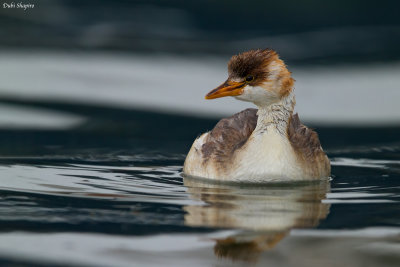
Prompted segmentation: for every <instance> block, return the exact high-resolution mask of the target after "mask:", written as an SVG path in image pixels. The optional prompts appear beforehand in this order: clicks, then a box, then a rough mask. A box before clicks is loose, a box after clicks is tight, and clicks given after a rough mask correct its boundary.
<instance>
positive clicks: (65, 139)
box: [0, 100, 400, 266]
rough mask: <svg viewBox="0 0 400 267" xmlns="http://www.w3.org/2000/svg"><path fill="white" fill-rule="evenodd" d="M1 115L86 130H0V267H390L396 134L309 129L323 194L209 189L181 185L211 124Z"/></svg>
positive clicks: (117, 116) (395, 224) (91, 108)
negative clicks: (326, 164) (322, 162)
mask: <svg viewBox="0 0 400 267" xmlns="http://www.w3.org/2000/svg"><path fill="white" fill-rule="evenodd" d="M3 102H7V101H5V100H3ZM8 102H10V101H8ZM8 105H15V107H18V105H19V107H22V106H25V108H34V109H35V108H36V109H37V108H39V109H42V111H43V109H46V110H47V111H48V112H50V113H51V112H52V110H58V112H60V111H62V112H64V113H66V114H69V113H75V116H77V117H74V118H73V119H74V120H75V119H77V118H81V120H83V121H84V122H83V123H82V122H81V124H79V125H80V126H76V125H75V126H74V128H72V129H71V128H69V127H66V129H65V128H63V127H55V128H52V127H47V128H46V127H45V126H43V125H42V126H41V127H39V128H30V124H28V126H27V128H24V129H20V128H18V127H17V128H12V127H11V128H10V127H8V128H7V127H6V128H5V127H3V128H2V130H1V131H0V136H1V138H0V152H1V153H0V154H1V157H0V179H1V186H0V199H1V201H0V230H1V231H0V264H3V265H18V266H28V265H38V266H42V265H55V264H57V265H61V266H64V265H67V266H71V265H72V266H75V265H78V266H143V265H144V264H146V265H150V266H160V265H163V266H187V265H191V266H226V265H232V264H233V265H238V266H241V265H247V264H252V265H259V266H266V265H268V266H321V265H325V266H398V265H399V262H400V256H399V255H400V253H399V252H400V242H399V241H400V206H399V201H400V180H399V179H400V141H399V139H398V137H399V136H400V128H399V127H386V128H384V127H381V128H365V127H364V128H356V127H352V128H343V127H318V126H317V130H318V132H319V134H320V138H321V141H322V143H323V145H324V147H325V148H326V150H327V153H328V155H329V157H330V158H331V160H332V174H333V179H332V180H331V181H318V182H315V183H301V184H269V185H268V184H267V185H258V186H251V185H241V186H238V185H218V184H210V183H205V182H204V181H199V180H185V181H184V180H183V179H182V176H181V170H182V164H183V161H184V158H185V154H186V153H187V151H188V149H189V146H190V144H191V142H192V141H193V139H194V138H195V137H196V135H197V134H198V133H200V132H203V131H204V130H205V129H210V128H211V127H212V125H214V123H215V120H211V119H200V118H196V117H186V116H181V115H166V114H161V113H156V112H145V111H139V110H127V109H117V108H105V107H102V106H96V105H82V104H62V103H53V102H46V101H36V102H35V101H30V102H29V101H20V102H19V103H18V105H16V101H14V102H13V103H11V104H10V103H8ZM55 114H56V113H55ZM70 123H71V118H67V119H66V120H65V124H66V125H67V126H68V125H70ZM50 124H51V123H50Z"/></svg>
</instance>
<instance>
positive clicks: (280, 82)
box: [205, 49, 294, 107]
mask: <svg viewBox="0 0 400 267" xmlns="http://www.w3.org/2000/svg"><path fill="white" fill-rule="evenodd" d="M228 74H229V76H228V79H227V80H226V81H225V82H224V83H223V84H221V85H220V86H218V87H217V88H215V89H214V90H212V91H210V92H209V93H208V94H207V95H206V97H205V98H206V99H214V98H219V97H224V96H234V97H235V98H236V99H239V100H243V101H249V102H253V103H254V104H256V105H257V106H259V107H262V106H268V105H271V104H273V103H276V102H278V101H280V100H281V99H282V98H283V97H285V96H288V95H289V94H290V92H291V91H292V88H293V84H294V79H293V78H292V77H291V75H290V72H289V71H288V70H287V68H286V65H285V63H284V62H283V61H282V60H281V59H279V56H278V54H277V53H276V52H275V51H274V50H272V49H257V50H250V51H247V52H244V53H241V54H238V55H235V56H233V57H232V58H231V59H230V61H229V63H228Z"/></svg>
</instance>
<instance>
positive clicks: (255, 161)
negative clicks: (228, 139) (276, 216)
mask: <svg viewBox="0 0 400 267" xmlns="http://www.w3.org/2000/svg"><path fill="white" fill-rule="evenodd" d="M230 176H231V179H233V180H237V181H246V180H247V181H249V180H250V181H254V182H256V181H274V180H279V181H282V180H302V179H305V178H307V177H303V171H302V168H301V166H300V165H299V163H298V161H297V159H296V155H295V153H294V150H293V148H292V146H291V144H290V142H289V140H288V139H287V138H286V137H285V136H282V135H281V134H279V132H278V131H277V130H276V129H274V128H273V127H269V128H268V129H267V131H266V132H264V133H259V132H254V133H253V134H252V135H251V136H250V138H249V140H248V142H247V143H246V145H244V146H243V147H242V148H241V149H240V150H238V151H237V154H236V157H235V161H234V164H233V169H232V172H231V174H230Z"/></svg>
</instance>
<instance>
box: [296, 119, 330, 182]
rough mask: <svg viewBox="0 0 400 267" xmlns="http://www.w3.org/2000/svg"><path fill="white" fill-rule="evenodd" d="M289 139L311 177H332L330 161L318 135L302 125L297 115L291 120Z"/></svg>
mask: <svg viewBox="0 0 400 267" xmlns="http://www.w3.org/2000/svg"><path fill="white" fill-rule="evenodd" d="M288 137H289V140H290V143H291V145H292V147H293V148H294V150H295V152H296V154H297V156H298V158H299V159H300V160H301V161H302V163H303V164H304V165H305V167H306V168H307V169H308V171H309V172H310V175H312V176H315V177H321V176H329V175H330V163H329V159H328V157H327V156H326V155H325V152H324V151H323V150H322V147H321V143H320V142H319V138H318V134H317V133H316V132H314V131H313V130H311V129H309V128H307V127H306V126H304V125H303V124H301V122H300V119H299V115H298V114H297V113H296V114H294V115H292V116H291V118H290V120H289V126H288Z"/></svg>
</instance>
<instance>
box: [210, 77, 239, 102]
mask: <svg viewBox="0 0 400 267" xmlns="http://www.w3.org/2000/svg"><path fill="white" fill-rule="evenodd" d="M244 86H245V83H244V82H233V81H229V80H226V82H224V83H223V84H221V85H220V86H218V87H217V88H215V89H214V90H212V91H211V92H209V93H208V94H207V95H206V99H214V98H219V97H224V96H238V95H241V94H242V93H243V87H244Z"/></svg>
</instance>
